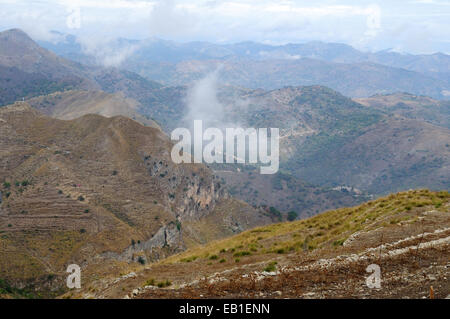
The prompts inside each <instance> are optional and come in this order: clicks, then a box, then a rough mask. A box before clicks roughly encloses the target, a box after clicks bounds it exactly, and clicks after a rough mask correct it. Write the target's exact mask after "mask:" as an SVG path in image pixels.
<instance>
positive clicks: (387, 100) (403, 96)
mask: <svg viewBox="0 0 450 319" xmlns="http://www.w3.org/2000/svg"><path fill="white" fill-rule="evenodd" d="M355 101H356V102H358V103H361V104H363V105H366V106H369V107H371V108H375V109H379V110H382V111H384V112H388V113H393V114H396V115H401V116H403V117H406V118H409V119H417V120H423V121H427V122H429V123H431V124H434V125H438V126H443V127H446V128H450V101H441V100H435V99H432V98H430V97H428V96H417V95H414V94H410V93H395V94H385V95H382V94H377V95H373V96H371V97H368V98H361V99H355Z"/></svg>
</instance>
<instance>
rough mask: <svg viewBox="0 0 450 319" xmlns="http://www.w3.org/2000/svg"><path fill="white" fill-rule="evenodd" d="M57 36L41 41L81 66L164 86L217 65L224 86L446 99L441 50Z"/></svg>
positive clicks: (448, 61)
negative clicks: (87, 40)
mask: <svg viewBox="0 0 450 319" xmlns="http://www.w3.org/2000/svg"><path fill="white" fill-rule="evenodd" d="M58 39H59V41H58V42H56V43H50V42H40V44H41V45H42V46H44V47H46V48H48V49H50V50H52V51H54V52H56V53H57V54H60V55H61V56H64V57H67V58H70V59H74V60H76V61H79V62H83V63H87V64H104V65H120V66H121V67H122V68H124V69H127V70H130V71H133V72H136V73H138V74H140V75H141V76H143V77H145V78H147V79H150V80H155V81H158V82H161V83H164V84H166V85H184V84H189V83H191V82H192V81H193V80H198V79H200V78H202V77H204V76H205V75H206V74H208V73H209V72H212V71H214V70H215V69H216V68H217V67H221V68H222V79H221V80H222V81H223V82H225V83H229V84H231V85H239V86H243V87H248V88H263V89H276V88H281V87H283V86H299V85H316V84H320V85H324V86H327V87H330V88H332V89H335V90H337V91H339V92H341V93H343V94H345V95H347V96H351V97H367V96H370V95H373V94H376V93H394V92H397V91H400V92H409V93H412V94H416V95H428V96H431V97H434V98H446V99H448V98H449V96H450V92H449V90H450V89H449V87H450V71H449V70H450V57H449V56H448V55H446V54H442V53H435V54H430V55H412V54H401V53H396V52H392V51H389V50H385V51H380V52H375V53H368V52H361V51H358V50H356V49H354V48H352V47H351V46H349V45H345V44H340V43H323V42H309V43H304V44H287V45H282V46H271V45H266V44H261V43H255V42H242V43H236V44H213V43H208V42H188V43H176V42H172V41H166V40H161V39H149V40H140V41H138V40H128V39H117V40H112V41H111V42H109V43H102V44H98V45H92V44H89V45H85V44H83V42H82V41H80V40H78V39H77V38H76V37H74V36H71V35H63V34H58Z"/></svg>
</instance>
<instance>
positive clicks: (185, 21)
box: [0, 0, 450, 52]
mask: <svg viewBox="0 0 450 319" xmlns="http://www.w3.org/2000/svg"><path fill="white" fill-rule="evenodd" d="M337 3H338V4H337ZM444 4H448V2H444V1H443V0H432V1H426V0H418V1H414V0H399V1H389V0H373V1H372V0H363V1H356V0H343V1H339V2H337V1H334V0H320V1H314V2H311V1H286V0H284V1H283V0H282V1H276V0H257V1H256V0H255V1H252V0H239V1H237V0H235V1H234V0H225V1H219V0H217V1H211V0H189V1H188V0H154V1H146V0H109V1H100V0H33V1H12V0H0V28H3V29H5V28H11V27H21V28H24V29H25V30H26V31H28V32H31V33H32V34H34V35H35V36H36V37H37V38H44V37H47V38H48V37H49V32H48V30H58V31H62V32H69V33H75V34H76V35H89V36H90V35H96V36H97V37H98V38H100V39H101V38H103V37H126V38H146V37H151V36H158V37H163V38H169V39H173V40H179V41H191V40H207V41H212V42H238V41H246V40H252V41H259V42H264V43H272V44H282V43H287V42H304V41H310V40H320V41H326V42H343V43H348V44H351V45H355V46H357V47H358V48H365V49H372V50H375V49H383V48H387V47H394V46H395V47H398V46H402V47H403V48H404V49H405V50H413V51H414V52H426V51H430V50H431V51H438V50H440V51H445V52H449V51H450V47H449V45H448V44H446V42H445V39H446V38H448V33H449V30H450V19H449V16H450V10H449V9H448V8H449V6H447V5H444ZM74 7H79V8H80V10H81V25H80V28H79V29H70V28H68V26H67V16H68V12H67V8H74ZM430 21H431V22H430ZM401 25H404V26H406V30H405V32H404V34H407V33H409V34H410V36H409V37H407V36H404V37H403V38H402V39H403V40H402V39H399V41H404V42H402V43H394V42H395V40H394V36H393V35H392V34H390V31H391V30H394V29H396V28H398V27H399V26H401ZM420 28H425V29H426V32H427V34H428V36H429V39H428V40H427V45H426V46H425V45H423V46H421V44H420V42H419V41H418V42H417V43H413V45H412V42H413V40H411V39H413V38H414V36H413V32H416V31H417V29H420ZM46 30H47V32H46ZM422 38H423V37H422V36H421V37H420V39H422Z"/></svg>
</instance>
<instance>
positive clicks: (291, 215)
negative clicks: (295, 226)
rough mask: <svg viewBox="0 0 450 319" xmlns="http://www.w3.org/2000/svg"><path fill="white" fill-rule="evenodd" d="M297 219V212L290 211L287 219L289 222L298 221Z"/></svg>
mask: <svg viewBox="0 0 450 319" xmlns="http://www.w3.org/2000/svg"><path fill="white" fill-rule="evenodd" d="M297 217H298V214H297V212H294V211H290V212H289V213H288V217H287V219H288V221H290V222H292V221H294V220H296V219H297Z"/></svg>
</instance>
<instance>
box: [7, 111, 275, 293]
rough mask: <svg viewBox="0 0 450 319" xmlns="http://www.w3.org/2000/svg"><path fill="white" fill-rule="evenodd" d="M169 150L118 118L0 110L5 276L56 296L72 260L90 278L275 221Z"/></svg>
mask: <svg viewBox="0 0 450 319" xmlns="http://www.w3.org/2000/svg"><path fill="white" fill-rule="evenodd" d="M171 145H172V144H171V142H170V141H169V140H168V138H167V136H166V135H164V134H163V133H162V132H161V131H160V130H159V129H155V128H151V127H144V126H142V125H140V124H139V123H137V122H135V121H133V120H131V119H128V118H125V117H122V116H116V117H112V118H105V117H102V116H99V115H85V116H83V117H81V118H78V119H74V120H70V121H63V120H57V119H52V118H49V117H47V116H44V115H42V114H40V113H39V112H38V111H36V110H34V109H32V108H31V107H30V106H29V105H28V104H27V103H16V104H14V105H11V106H7V107H3V108H0V183H1V184H0V191H1V192H0V194H1V195H0V232H1V234H0V279H1V280H3V281H4V282H6V283H7V285H10V286H11V287H16V288H24V287H25V288H27V289H29V291H31V292H32V293H33V294H35V295H40V294H41V295H44V296H45V295H48V294H50V295H52V294H53V295H54V294H58V293H60V292H61V291H60V290H61V289H63V287H64V286H65V281H64V278H65V277H64V275H65V269H66V267H67V265H68V264H70V263H77V264H79V265H80V266H82V268H83V269H84V270H83V271H84V274H85V278H86V280H88V281H89V280H90V278H92V277H95V276H100V277H101V276H103V275H106V274H111V273H118V272H120V269H121V268H123V267H129V265H130V264H133V263H134V264H141V263H146V262H148V261H150V260H156V259H160V258H163V257H165V256H168V255H170V254H173V253H175V252H179V251H181V250H184V249H186V248H187V247H189V246H192V245H193V244H196V243H201V242H203V243H204V242H206V241H207V240H211V239H217V238H220V237H223V236H227V235H231V234H233V233H237V232H240V231H243V230H245V229H248V228H250V227H253V226H255V225H258V224H265V223H267V222H270V218H269V217H267V216H264V215H263V212H259V211H257V210H255V209H253V208H251V207H250V206H248V205H247V204H245V203H243V202H239V201H236V200H234V199H231V198H229V197H228V195H227V193H226V192H225V191H224V189H223V185H221V183H220V181H218V180H216V179H215V177H214V175H213V174H212V173H211V171H210V170H209V169H207V168H206V167H205V166H203V165H175V164H173V162H172V161H171V159H170V150H171ZM219 220H220V221H221V222H220V223H219V222H218V221H219ZM5 285H6V284H5ZM27 291H28V290H27Z"/></svg>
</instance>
